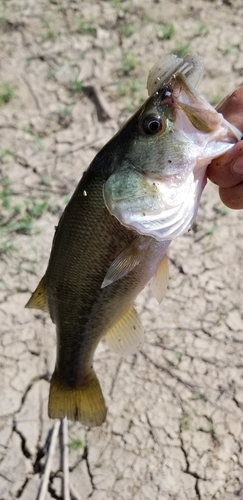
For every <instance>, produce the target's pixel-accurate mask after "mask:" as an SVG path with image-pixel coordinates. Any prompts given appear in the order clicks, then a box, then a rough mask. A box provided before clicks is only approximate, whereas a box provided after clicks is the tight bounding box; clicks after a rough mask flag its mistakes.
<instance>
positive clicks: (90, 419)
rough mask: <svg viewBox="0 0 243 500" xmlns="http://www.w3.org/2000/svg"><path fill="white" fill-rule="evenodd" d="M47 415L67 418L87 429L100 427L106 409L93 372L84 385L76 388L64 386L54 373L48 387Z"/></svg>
mask: <svg viewBox="0 0 243 500" xmlns="http://www.w3.org/2000/svg"><path fill="white" fill-rule="evenodd" d="M48 415H49V417H50V418H64V417H67V418H68V419H69V420H76V421H79V422H81V423H82V424H83V425H88V426H89V427H95V426H99V425H101V424H102V423H103V422H104V421H105V418H106V407H105V401H104V397H103V394H102V390H101V387H100V383H99V380H98V378H97V376H96V374H95V372H94V370H92V371H91V373H90V374H89V376H88V377H87V379H86V381H85V384H84V385H80V386H77V387H71V386H68V385H67V384H64V383H63V382H62V380H61V378H60V377H59V375H58V373H57V372H56V371H54V373H53V375H52V379H51V385H50V393H49V402H48Z"/></svg>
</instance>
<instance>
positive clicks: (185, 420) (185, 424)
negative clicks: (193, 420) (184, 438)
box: [180, 413, 190, 432]
mask: <svg viewBox="0 0 243 500" xmlns="http://www.w3.org/2000/svg"><path fill="white" fill-rule="evenodd" d="M189 429H190V417H189V415H188V413H184V415H183V416H182V418H181V421H180V431H181V432H183V431H188V430H189Z"/></svg>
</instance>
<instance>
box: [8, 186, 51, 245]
mask: <svg viewBox="0 0 243 500" xmlns="http://www.w3.org/2000/svg"><path fill="white" fill-rule="evenodd" d="M47 210H51V208H50V207H49V203H48V199H47V197H46V196H45V197H43V198H34V199H33V200H24V201H21V202H19V203H16V202H15V194H14V192H13V190H12V188H11V185H10V181H9V178H8V176H4V177H2V180H1V191H0V237H1V251H3V243H4V245H5V251H6V250H10V248H11V247H12V240H11V238H10V235H11V234H14V233H21V234H30V232H31V230H32V229H33V225H34V221H35V220H36V219H39V218H40V217H41V216H42V215H43V214H44V213H45V212H46V211H47Z"/></svg>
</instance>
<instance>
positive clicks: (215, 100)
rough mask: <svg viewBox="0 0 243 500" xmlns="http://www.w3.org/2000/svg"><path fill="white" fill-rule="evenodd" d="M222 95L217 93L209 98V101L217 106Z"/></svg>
mask: <svg viewBox="0 0 243 500" xmlns="http://www.w3.org/2000/svg"><path fill="white" fill-rule="evenodd" d="M221 99H222V97H221V96H220V95H219V94H215V95H213V96H212V97H210V98H209V102H210V104H211V105H212V106H216V104H218V103H219V102H220V101H221Z"/></svg>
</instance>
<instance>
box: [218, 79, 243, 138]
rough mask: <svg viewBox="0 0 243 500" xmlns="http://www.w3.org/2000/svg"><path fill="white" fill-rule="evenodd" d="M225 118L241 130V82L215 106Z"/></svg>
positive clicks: (242, 98)
mask: <svg viewBox="0 0 243 500" xmlns="http://www.w3.org/2000/svg"><path fill="white" fill-rule="evenodd" d="M216 109H217V111H218V112H219V113H222V114H223V115H224V117H225V118H226V120H228V121H229V122H230V123H233V125H235V126H236V127H239V129H240V130H243V83H242V84H241V85H240V86H239V87H238V88H237V89H235V90H234V92H232V93H231V94H230V95H228V96H227V97H225V99H223V101H221V102H220V103H219V104H218V106H217V107H216Z"/></svg>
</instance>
